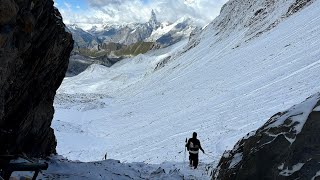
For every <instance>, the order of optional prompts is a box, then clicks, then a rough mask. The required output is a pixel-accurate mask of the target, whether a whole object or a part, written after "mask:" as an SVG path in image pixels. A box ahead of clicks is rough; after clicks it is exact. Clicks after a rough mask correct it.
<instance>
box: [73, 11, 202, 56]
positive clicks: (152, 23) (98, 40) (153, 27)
mask: <svg viewBox="0 0 320 180" xmlns="http://www.w3.org/2000/svg"><path fill="white" fill-rule="evenodd" d="M196 27H197V26H196V25H195V22H194V21H193V20H192V19H191V18H186V17H182V18H180V19H178V20H177V21H176V22H174V23H170V22H159V21H158V20H157V17H156V14H155V12H154V11H153V10H152V12H151V17H150V20H149V21H148V22H145V23H132V24H125V25H113V24H108V25H101V27H97V26H94V27H92V28H91V29H90V30H87V31H85V30H83V29H81V28H80V27H78V26H77V25H75V24H73V25H68V26H67V28H68V29H69V30H70V32H71V33H72V34H73V38H74V40H75V49H84V48H85V49H90V50H93V51H101V50H108V47H109V46H110V45H109V44H110V43H111V44H112V45H113V46H114V45H117V46H120V45H121V46H126V47H127V46H129V45H131V44H134V43H137V42H153V43H155V44H156V45H157V47H165V46H169V45H172V44H174V43H176V42H178V41H180V40H181V39H184V38H187V37H188V36H189V35H190V33H191V32H192V31H193V30H194V29H195V28H196ZM113 50H114V49H113ZM116 50H118V49H116Z"/></svg>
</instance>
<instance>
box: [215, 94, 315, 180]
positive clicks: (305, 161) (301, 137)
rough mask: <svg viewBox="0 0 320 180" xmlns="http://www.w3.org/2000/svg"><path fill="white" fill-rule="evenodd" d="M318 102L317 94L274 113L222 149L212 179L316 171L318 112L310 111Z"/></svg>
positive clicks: (273, 176)
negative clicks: (253, 132) (247, 135)
mask: <svg viewBox="0 0 320 180" xmlns="http://www.w3.org/2000/svg"><path fill="white" fill-rule="evenodd" d="M318 105H320V93H318V94H316V95H314V96H312V97H310V98H308V99H307V100H306V101H304V102H303V103H301V104H299V105H295V106H293V107H292V108H290V109H288V110H287V111H285V112H281V113H277V114H276V115H274V116H273V117H272V118H271V119H270V120H269V121H268V122H267V123H266V124H265V125H263V126H262V127H261V128H259V129H258V130H257V132H256V133H255V135H254V136H251V137H249V138H243V139H242V140H241V141H239V142H238V143H237V144H236V146H235V147H234V149H233V150H231V151H227V152H225V153H226V154H228V156H223V157H222V158H221V160H220V162H219V165H218V168H217V169H216V171H215V172H214V176H213V177H214V179H281V178H283V176H289V177H290V179H296V178H302V179H311V178H312V177H313V176H314V175H315V174H316V173H317V172H318V171H319V170H320V164H319V162H320V159H319V153H320V148H319V136H320V132H319V128H320V121H319V119H320V113H319V112H318V111H313V109H314V107H316V106H318ZM239 154H242V155H243V156H242V160H241V161H239ZM235 162H236V163H235Z"/></svg>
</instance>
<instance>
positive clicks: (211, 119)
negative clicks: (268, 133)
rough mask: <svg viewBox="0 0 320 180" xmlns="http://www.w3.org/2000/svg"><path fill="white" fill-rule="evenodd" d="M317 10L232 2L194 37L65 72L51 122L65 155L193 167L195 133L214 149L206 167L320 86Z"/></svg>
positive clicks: (310, 5) (310, 2) (289, 2)
mask: <svg viewBox="0 0 320 180" xmlns="http://www.w3.org/2000/svg"><path fill="white" fill-rule="evenodd" d="M318 12H320V1H319V0H279V1H273V0H261V1H253V0H242V1H239V0H231V1H229V2H228V3H227V4H226V5H224V6H223V8H222V10H221V14H220V15H219V16H218V17H217V18H216V19H215V20H214V21H213V22H212V23H210V24H209V25H208V26H206V27H205V28H204V29H202V30H199V31H198V32H197V33H192V36H191V37H190V39H189V41H187V40H184V41H180V42H178V43H176V44H175V45H173V46H169V47H167V48H164V49H159V50H157V51H153V52H149V53H147V54H144V55H139V56H137V57H134V58H130V59H125V60H123V61H121V62H118V63H116V64H115V65H113V66H112V67H110V68H106V67H103V66H99V65H92V66H91V67H90V68H89V69H87V70H86V71H85V72H83V73H81V74H79V75H78V76H75V77H72V78H66V79H65V80H64V82H63V84H62V86H61V87H60V89H59V90H58V93H57V96H56V100H55V108H56V114H55V117H54V121H53V124H52V126H53V128H54V129H55V132H56V136H57V139H58V148H57V150H58V153H59V154H61V155H63V156H66V157H68V158H70V159H73V160H82V161H94V160H100V159H101V158H102V157H103V156H104V154H105V153H106V152H108V156H109V157H110V158H113V159H119V160H121V161H125V162H144V163H153V164H160V163H162V162H170V163H171V164H173V166H175V167H176V168H177V169H185V167H184V164H183V161H184V160H186V158H185V156H184V141H185V138H186V137H190V136H191V134H192V132H193V131H196V132H198V136H199V139H200V140H201V143H202V147H203V148H204V150H205V151H206V153H207V154H205V155H202V154H200V161H201V164H200V167H199V171H204V169H206V165H208V166H212V167H215V166H216V165H217V163H218V160H219V159H220V157H221V155H222V154H223V152H224V150H226V149H232V147H233V146H234V144H235V143H236V142H237V141H238V140H239V139H241V138H242V137H243V136H245V135H246V134H247V133H248V132H250V131H252V130H256V129H257V128H259V127H260V126H261V125H263V124H264V123H265V122H266V120H267V119H269V118H270V117H271V116H272V115H273V114H275V113H277V112H279V111H282V110H285V109H288V108H289V107H291V106H292V105H294V104H297V103H300V102H302V101H303V100H304V99H305V98H307V97H309V96H310V95H312V94H315V93H317V92H319V91H320V85H319V83H318V82H319V81H320V76H319V71H320V58H319V57H320V49H319V46H320V41H319V39H320V14H319V13H318ZM159 28H161V25H160V27H159ZM155 36H156V35H155ZM198 178H199V179H201V178H203V177H200V176H199V177H198Z"/></svg>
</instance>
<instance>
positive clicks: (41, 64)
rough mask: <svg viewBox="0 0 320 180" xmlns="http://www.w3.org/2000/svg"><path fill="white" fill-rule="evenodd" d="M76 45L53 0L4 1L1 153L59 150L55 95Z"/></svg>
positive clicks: (0, 19)
mask: <svg viewBox="0 0 320 180" xmlns="http://www.w3.org/2000/svg"><path fill="white" fill-rule="evenodd" d="M72 47H73V40H72V36H71V34H69V33H67V32H66V31H65V25H64V24H63V22H62V18H61V15H60V13H59V12H58V10H57V9H55V8H54V7H53V1H52V0H1V3H0V154H4V153H9V154H15V153H22V152H24V153H26V154H28V155H31V156H37V157H40V156H46V155H49V154H51V153H55V147H56V140H55V136H54V132H53V129H51V128H50V125H51V121H52V118H53V113H54V108H53V99H54V96H55V93H56V90H57V88H58V87H59V86H60V84H61V82H62V80H63V77H64V75H65V72H66V70H67V67H68V59H69V56H70V52H71V50H72Z"/></svg>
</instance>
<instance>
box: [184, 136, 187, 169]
mask: <svg viewBox="0 0 320 180" xmlns="http://www.w3.org/2000/svg"><path fill="white" fill-rule="evenodd" d="M186 144H187V138H186V143H185V145H184V158H183V167H184V166H185V164H186V156H187V147H186Z"/></svg>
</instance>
